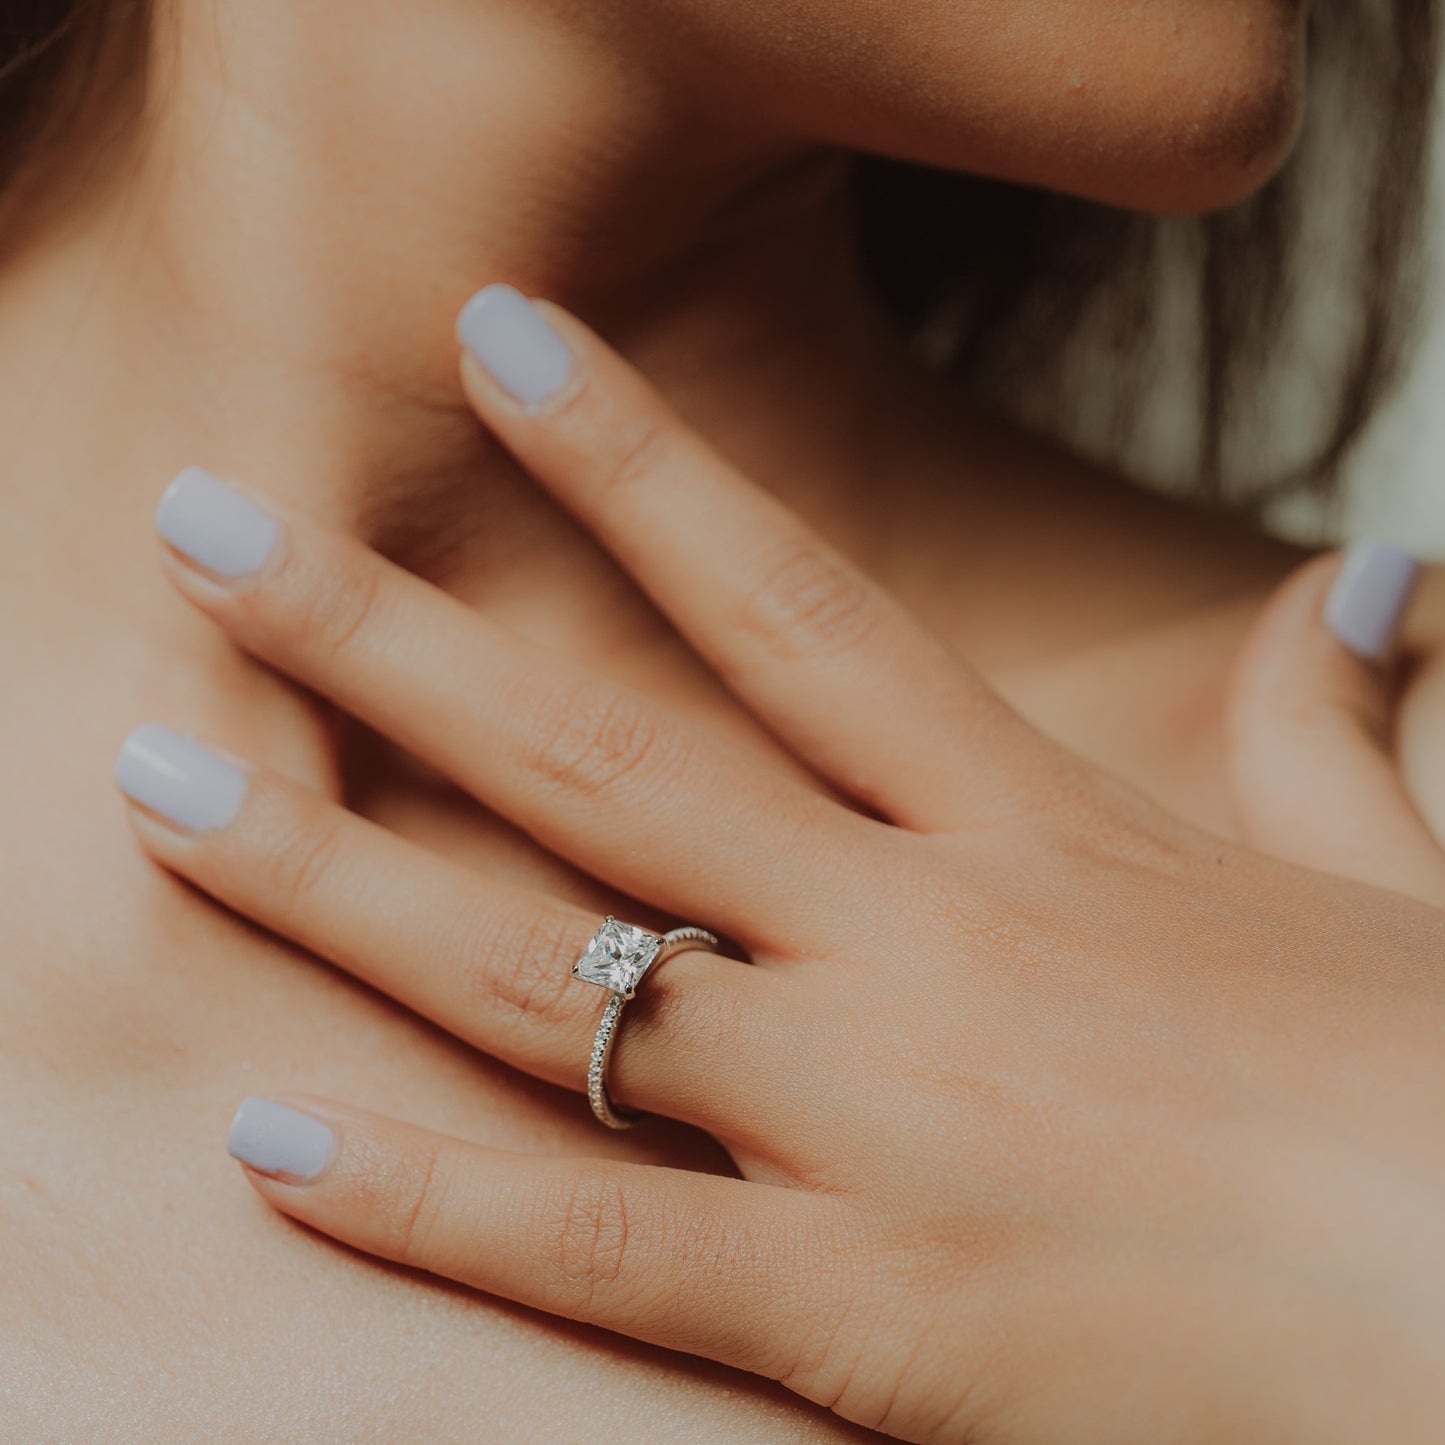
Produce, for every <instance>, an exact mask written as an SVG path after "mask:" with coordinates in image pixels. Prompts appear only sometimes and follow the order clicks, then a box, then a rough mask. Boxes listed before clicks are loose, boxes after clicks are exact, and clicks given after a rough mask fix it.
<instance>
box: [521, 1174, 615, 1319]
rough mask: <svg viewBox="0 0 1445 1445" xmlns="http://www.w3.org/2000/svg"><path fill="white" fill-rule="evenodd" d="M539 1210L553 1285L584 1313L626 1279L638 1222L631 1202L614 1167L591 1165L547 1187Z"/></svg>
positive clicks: (567, 1300) (572, 1305)
mask: <svg viewBox="0 0 1445 1445" xmlns="http://www.w3.org/2000/svg"><path fill="white" fill-rule="evenodd" d="M539 1209H540V1211H541V1219H540V1220H539V1224H540V1227H541V1231H542V1237H543V1238H544V1239H547V1240H548V1241H549V1242H550V1257H549V1259H548V1261H547V1265H548V1268H549V1270H550V1274H551V1281H550V1282H551V1284H552V1287H553V1289H554V1290H555V1291H556V1293H558V1294H559V1295H560V1296H561V1297H562V1298H563V1299H564V1300H565V1301H566V1302H567V1304H568V1305H569V1306H570V1307H571V1308H573V1309H576V1310H578V1311H579V1312H581V1313H584V1314H585V1313H587V1312H589V1311H590V1310H591V1309H592V1307H593V1305H594V1304H595V1303H596V1301H597V1297H598V1295H599V1294H600V1293H601V1292H602V1291H604V1290H608V1289H614V1288H615V1287H616V1286H617V1284H618V1282H619V1281H620V1280H621V1279H622V1278H623V1271H624V1268H625V1265H626V1261H627V1257H628V1253H629V1251H630V1249H631V1248H632V1247H633V1244H634V1242H635V1240H634V1231H635V1230H636V1228H637V1226H638V1220H637V1217H636V1212H635V1210H634V1206H633V1201H632V1200H631V1199H629V1197H628V1193H627V1190H626V1188H625V1187H624V1186H623V1183H622V1180H621V1179H620V1178H619V1177H618V1175H617V1173H616V1172H615V1171H613V1170H609V1169H606V1168H591V1169H581V1170H577V1171H576V1172H574V1173H572V1174H569V1175H567V1176H566V1177H565V1178H563V1179H560V1180H558V1181H557V1182H556V1183H554V1184H553V1185H552V1186H551V1187H550V1188H548V1189H545V1190H544V1191H543V1192H542V1195H541V1197H540V1200H539Z"/></svg>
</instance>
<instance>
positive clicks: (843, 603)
mask: <svg viewBox="0 0 1445 1445" xmlns="http://www.w3.org/2000/svg"><path fill="white" fill-rule="evenodd" d="M457 329H458V334H459V336H460V338H461V340H462V343H463V345H464V346H465V347H466V350H467V353H468V354H467V357H466V360H465V361H464V364H463V368H462V372H463V379H464V382H465V385H466V388H467V392H468V395H469V396H470V398H471V400H472V403H473V405H474V406H475V407H476V409H477V411H478V413H479V414H480V415H481V416H482V418H483V419H484V420H485V421H486V422H487V423H488V425H489V426H490V427H491V428H492V429H493V431H495V432H496V434H497V436H498V437H499V438H500V439H501V440H502V442H503V443H504V444H505V445H506V446H507V447H508V448H509V449H510V450H511V451H512V452H513V454H514V455H515V456H516V457H517V458H518V460H519V461H521V462H522V463H523V465H524V466H526V467H527V469H528V470H529V471H530V472H531V474H532V475H533V476H535V477H536V479H537V480H538V481H539V482H541V483H542V484H543V485H545V486H546V487H547V488H548V489H549V490H550V491H551V492H553V493H554V494H555V495H556V496H557V498H558V499H559V500H560V501H561V502H562V503H563V504H564V505H565V506H567V507H568V508H569V509H570V510H571V511H572V512H573V513H574V514H575V515H576V516H577V517H578V518H579V519H580V520H581V521H582V522H583V523H584V524H585V525H586V526H587V527H588V528H590V529H591V530H592V531H593V532H594V533H595V534H596V536H597V537H598V539H599V540H600V541H601V542H602V544H603V545H604V546H605V547H607V548H608V550H609V551H611V552H612V554H613V555H614V556H615V557H616V558H617V560H618V561H619V562H620V563H621V564H622V566H623V567H625V568H626V569H627V571H628V572H629V573H631V574H632V576H633V577H634V578H635V579H636V580H637V582H638V583H639V584H640V585H641V586H642V587H643V588H644V590H646V591H647V592H648V593H649V595H650V596H651V597H652V599H653V600H654V601H655V602H656V603H657V604H658V606H659V607H660V608H661V609H662V611H663V612H665V613H666V614H667V616H669V617H670V618H671V619H672V621H673V622H674V623H675V624H676V626H677V627H678V629H679V631H681V632H682V633H683V635H684V636H685V637H686V638H687V639H688V641H689V642H690V643H691V644H692V646H693V647H694V648H695V649H696V650H697V651H698V653H699V654H700V655H702V656H703V657H704V658H705V659H706V660H707V661H708V663H709V664H710V665H711V666H712V667H713V668H714V669H715V670H716V671H717V672H718V674H719V675H720V676H721V677H722V678H723V679H724V680H725V681H726V682H727V683H728V685H729V686H730V687H731V688H732V690H733V691H734V692H735V693H736V694H737V695H738V696H739V697H740V698H741V699H742V700H743V701H744V702H745V703H746V704H747V705H748V707H749V708H750V709H751V710H752V711H753V712H755V713H756V714H757V715H758V716H759V718H760V719H762V720H763V721H764V722H766V723H767V724H769V725H770V726H771V727H772V729H773V730H774V731H775V732H776V733H777V734H778V735H779V736H780V737H781V738H782V739H783V741H784V742H786V743H787V744H788V745H789V746H790V747H792V748H793V750H794V751H795V752H796V753H797V754H798V756H799V757H801V758H802V760H803V761H804V762H806V763H808V764H809V765H810V766H812V767H814V768H815V769H816V770H817V771H818V772H820V773H821V774H822V775H823V776H824V777H826V778H828V779H829V780H830V781H831V782H833V783H835V784H836V785H837V786H838V787H839V788H841V789H842V790H843V791H844V792H846V793H848V794H849V795H851V796H852V797H854V798H857V799H859V800H861V801H863V802H865V803H867V804H869V805H870V806H871V807H873V808H875V809H877V810H878V811H879V812H881V813H883V814H884V815H885V816H888V817H890V818H891V819H893V820H894V821H895V822H898V823H901V824H903V825H904V826H907V827H912V828H916V829H918V830H920V831H933V830H939V829H951V828H955V827H958V826H960V825H963V824H965V823H970V822H978V821H980V820H981V819H982V818H983V817H984V816H986V815H988V814H990V813H996V812H999V811H1006V812H1011V811H1013V809H1014V807H1015V806H1016V803H1017V800H1018V798H1019V796H1020V794H1021V793H1022V792H1023V791H1024V790H1027V789H1029V788H1031V787H1032V785H1033V784H1034V780H1035V779H1036V778H1037V777H1038V775H1039V772H1040V764H1041V762H1043V761H1046V760H1047V759H1048V757H1049V749H1048V747H1047V745H1046V744H1045V743H1044V741H1043V739H1042V738H1040V737H1039V735H1038V734H1037V733H1035V732H1034V731H1033V729H1032V728H1030V727H1029V726H1028V725H1027V724H1026V723H1025V722H1024V721H1023V720H1022V719H1021V718H1020V717H1019V716H1018V715H1017V714H1016V713H1014V711H1013V710H1012V709H1011V708H1009V707H1008V706H1007V704H1005V703H1004V702H1003V700H1002V699H1000V698H999V697H998V696H997V695H996V694H995V693H994V692H993V691H992V690H991V689H989V688H988V687H987V686H986V685H985V684H984V683H983V682H982V680H981V679H980V678H978V677H977V676H976V675H975V674H974V673H973V672H972V670H971V669H969V668H968V667H967V666H966V665H965V664H964V663H963V662H962V661H961V660H960V659H959V658H958V657H957V656H955V655H954V654H953V653H952V652H950V651H949V650H948V649H947V648H946V647H945V646H944V645H943V644H942V643H941V642H940V641H939V640H938V639H937V638H935V637H934V636H932V635H931V634H930V633H929V632H927V631H926V630H925V629H924V628H923V627H922V625H921V624H919V623H918V622H917V621H916V620H915V619H914V618H913V617H912V616H911V615H910V614H909V613H908V612H907V610H906V609H905V608H904V607H903V606H902V604H901V603H899V602H898V601H897V600H896V599H894V598H893V597H892V596H890V595H889V594H888V593H887V592H886V591H885V590H884V589H883V588H881V587H880V586H878V585H877V584H876V583H875V582H874V581H873V580H872V579H871V578H869V577H868V576H867V575H866V574H865V573H864V572H863V571H862V569H861V568H859V567H857V566H856V565H854V563H852V562H851V561H850V560H849V559H848V558H847V557H845V556H844V555H843V554H842V553H841V552H840V551H839V550H838V549H837V548H836V547H833V546H831V545H830V544H829V543H828V542H826V541H825V540H824V539H823V538H822V537H820V536H818V535H817V534H816V533H815V532H814V531H813V530H812V529H811V528H810V527H808V526H807V525H806V524H805V523H804V522H803V521H802V519H801V518H799V517H797V516H796V515H794V514H793V513H792V512H790V511H789V510H788V509H787V508H786V507H785V506H783V505H782V504H781V503H780V502H779V501H778V500H777V498H775V497H774V496H772V495H771V494H770V493H768V492H766V491H765V490H763V489H762V488H761V487H759V486H757V485H756V484H755V483H753V482H752V481H750V480H749V479H747V478H746V477H744V476H742V475H741V474H740V473H739V472H738V471H737V470H736V469H735V468H733V467H732V466H730V465H729V464H728V463H727V462H726V461H724V460H723V458H722V457H720V456H719V455H718V454H717V452H716V451H714V450H713V448H712V447H710V446H709V445H708V444H707V443H706V442H705V441H704V440H703V439H702V438H701V437H700V436H698V435H697V433H696V432H694V431H693V430H691V429H690V428H689V427H687V426H685V425H684V424H683V422H682V421H681V420H680V419H679V418H678V417H677V416H676V415H675V414H674V413H673V412H672V410H671V409H670V408H669V407H668V406H667V405H666V403H665V402H664V401H663V400H662V398H661V397H660V396H659V395H658V394H657V393H656V391H654V390H653V388H652V387H651V386H650V385H649V384H648V383H647V382H646V381H645V380H644V379H643V378H642V376H640V375H639V374H638V372H637V371H636V370H634V369H633V368H632V367H631V366H630V365H628V364H627V363H626V362H625V361H624V360H623V359H622V358H621V357H619V356H618V355H617V354H616V353H615V352H613V351H612V350H611V349H610V348H609V347H607V346H606V345H605V344H604V343H603V342H602V341H601V340H600V339H599V338H598V337H597V336H596V335H595V334H594V333H593V332H591V331H590V330H588V328H586V327H585V326H583V325H582V323H581V322H579V321H578V320H576V318H574V317H572V316H570V315H568V314H567V313H566V312H564V311H561V310H560V309H559V308H557V307H555V306H551V305H547V304H542V305H536V304H533V303H531V302H529V301H528V300H527V299H526V298H525V297H523V296H522V295H521V294H520V293H519V292H517V291H514V290H512V289H511V288H510V287H506V286H490V287H487V288H486V289H485V290H483V291H481V292H479V293H478V294H477V295H476V296H475V297H473V298H472V300H471V301H470V302H469V303H468V304H467V306H466V307H465V308H464V310H463V311H462V314H461V317H460V318H459V320H458V327H457Z"/></svg>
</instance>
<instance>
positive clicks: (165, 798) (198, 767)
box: [115, 723, 246, 833]
mask: <svg viewBox="0 0 1445 1445" xmlns="http://www.w3.org/2000/svg"><path fill="white" fill-rule="evenodd" d="M115 785H116V787H118V788H119V789H120V790H121V792H122V793H124V794H125V795H126V797H127V798H129V799H130V800H131V802H133V803H139V804H140V805H141V807H143V808H149V809H150V810H151V812H153V813H156V814H158V815H159V816H160V817H162V818H164V819H165V820H166V821H167V822H169V823H173V824H175V826H176V827H178V828H184V829H185V830H186V831H187V832H191V833H209V832H213V831H214V830H215V829H217V828H224V827H225V826H226V825H227V824H228V823H230V822H231V821H232V819H234V818H235V816H236V814H237V813H239V812H240V811H241V803H242V802H243V801H244V799H245V796H246V774H245V773H243V772H242V771H241V769H240V768H238V767H236V765H235V764H234V763H228V762H227V761H226V760H225V758H223V757H221V756H220V755H219V754H217V753H213V752H212V751H211V750H210V748H207V747H202V745H201V744H200V743H198V742H196V741H195V739H194V738H188V737H185V736H184V735H183V734H181V733H177V732H172V731H171V730H170V728H163V727H161V726H160V725H159V724H158V723H144V724H142V725H141V726H140V727H138V728H136V730H135V731H134V732H133V733H131V735H130V736H129V737H128V738H126V740H125V742H123V743H122V744H121V748H120V753H119V755H118V756H117V757H116V760H115Z"/></svg>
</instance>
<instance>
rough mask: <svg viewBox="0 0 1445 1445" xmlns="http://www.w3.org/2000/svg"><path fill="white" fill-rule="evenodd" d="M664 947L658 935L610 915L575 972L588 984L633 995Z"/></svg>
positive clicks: (579, 961) (577, 964) (578, 961)
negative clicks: (621, 921) (619, 920)
mask: <svg viewBox="0 0 1445 1445" xmlns="http://www.w3.org/2000/svg"><path fill="white" fill-rule="evenodd" d="M661 947H662V939H661V938H659V937H658V936H657V934H655V933H649V932H648V931H647V930H646V929H645V928H634V927H633V926H632V924H630V923H619V922H618V921H617V920H616V919H615V918H609V919H608V920H607V921H606V923H604V924H603V925H602V927H601V928H599V929H598V930H597V932H596V933H594V934H593V935H592V941H591V942H590V943H589V944H588V945H587V947H586V949H585V950H584V952H583V954H582V957H581V958H579V959H578V960H577V962H576V963H574V964H573V965H572V972H573V974H574V975H575V976H576V977H577V978H580V979H585V980H586V981H587V982H588V983H595V984H600V985H601V986H602V987H603V988H606V989H611V990H612V992H613V993H617V994H621V995H622V997H623V998H631V997H632V995H633V993H634V992H635V991H636V989H637V985H638V983H639V981H640V980H641V978H642V975H643V974H644V973H646V972H647V969H648V966H649V965H650V964H651V962H652V960H653V959H654V958H656V957H657V951H658V949H660V948H661Z"/></svg>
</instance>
